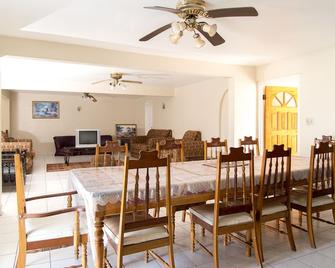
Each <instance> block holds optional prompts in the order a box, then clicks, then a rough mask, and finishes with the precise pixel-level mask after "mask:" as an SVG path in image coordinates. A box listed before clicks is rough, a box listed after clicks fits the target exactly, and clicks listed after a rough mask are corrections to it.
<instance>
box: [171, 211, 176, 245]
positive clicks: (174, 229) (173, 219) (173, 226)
mask: <svg viewBox="0 0 335 268" xmlns="http://www.w3.org/2000/svg"><path fill="white" fill-rule="evenodd" d="M175 238H176V212H175V211H174V210H172V241H173V243H174V240H175Z"/></svg>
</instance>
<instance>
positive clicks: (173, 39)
mask: <svg viewBox="0 0 335 268" xmlns="http://www.w3.org/2000/svg"><path fill="white" fill-rule="evenodd" d="M182 35H183V32H178V33H173V34H170V41H171V43H172V44H178V41H179V39H180V38H181V36H182Z"/></svg>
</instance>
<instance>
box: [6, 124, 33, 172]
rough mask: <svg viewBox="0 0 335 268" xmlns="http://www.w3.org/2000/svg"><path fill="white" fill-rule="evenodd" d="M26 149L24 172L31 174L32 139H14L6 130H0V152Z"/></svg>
mask: <svg viewBox="0 0 335 268" xmlns="http://www.w3.org/2000/svg"><path fill="white" fill-rule="evenodd" d="M16 151H20V152H21V151H26V173H27V174H31V172H32V170H33V159H34V156H35V153H34V151H33V141H32V140H31V139H15V138H11V137H9V135H8V130H6V131H1V152H16Z"/></svg>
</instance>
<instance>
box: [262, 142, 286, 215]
mask: <svg viewBox="0 0 335 268" xmlns="http://www.w3.org/2000/svg"><path fill="white" fill-rule="evenodd" d="M291 179H292V178H291V148H288V149H287V150H285V148H284V145H283V144H282V145H274V147H273V150H272V151H269V150H266V151H265V153H264V155H263V161H262V167H261V177H260V180H259V198H258V201H259V203H258V208H259V209H260V210H262V208H263V202H264V200H266V201H267V202H272V201H279V202H282V203H285V204H287V205H289V196H290V191H291Z"/></svg>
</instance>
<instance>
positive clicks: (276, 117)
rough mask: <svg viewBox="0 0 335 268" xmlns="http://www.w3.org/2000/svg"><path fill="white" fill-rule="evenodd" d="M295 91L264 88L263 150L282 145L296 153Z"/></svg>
mask: <svg viewBox="0 0 335 268" xmlns="http://www.w3.org/2000/svg"><path fill="white" fill-rule="evenodd" d="M297 100H298V95H297V89H296V88H289V87H266V88H265V148H266V149H269V150H271V149H272V148H273V145H275V144H284V145H285V147H286V148H287V147H290V148H292V154H296V153H297V145H298V144H297V137H298V123H297V112H298V107H297V103H298V102H297Z"/></svg>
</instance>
